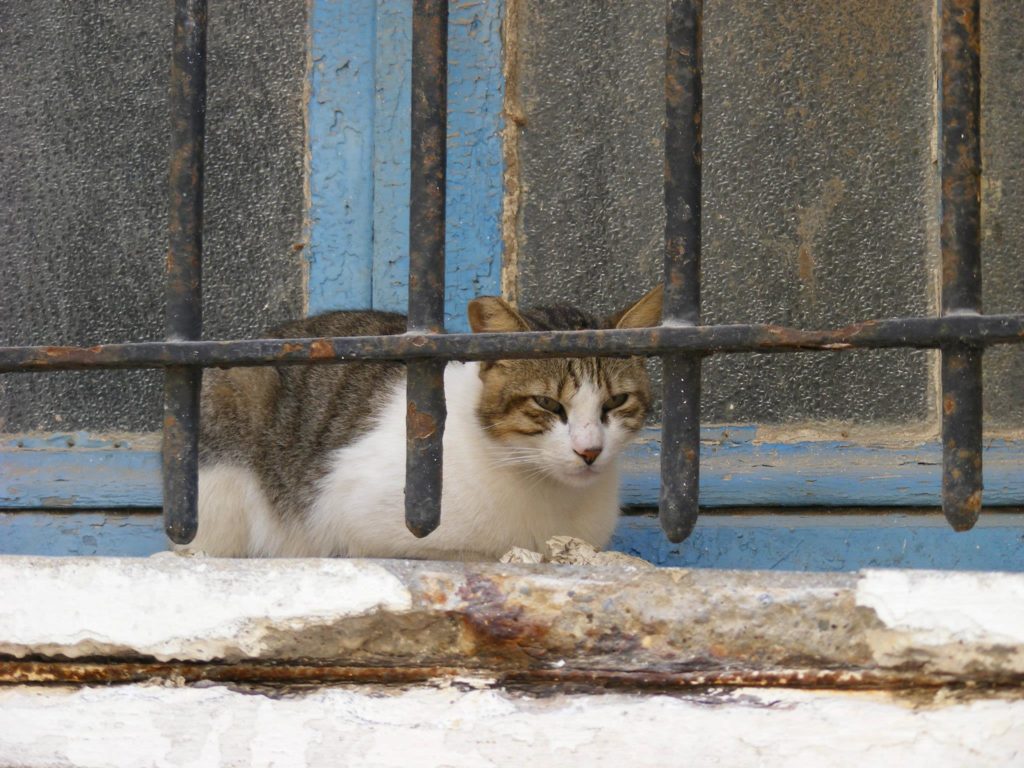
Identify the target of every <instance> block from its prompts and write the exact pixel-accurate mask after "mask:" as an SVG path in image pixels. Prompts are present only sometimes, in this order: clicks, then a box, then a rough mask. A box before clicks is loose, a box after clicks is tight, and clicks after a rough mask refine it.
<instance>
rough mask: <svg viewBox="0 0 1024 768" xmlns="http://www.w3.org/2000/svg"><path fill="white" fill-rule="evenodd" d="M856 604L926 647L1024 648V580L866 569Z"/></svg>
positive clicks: (968, 574) (980, 575) (858, 585)
mask: <svg viewBox="0 0 1024 768" xmlns="http://www.w3.org/2000/svg"><path fill="white" fill-rule="evenodd" d="M857 605H858V606H862V607H865V608H870V609H871V610H873V611H874V612H875V614H876V615H877V616H878V618H879V619H880V620H881V622H882V623H883V624H884V625H885V626H886V627H887V628H888V629H890V630H894V631H898V632H907V633H910V634H911V635H912V638H913V642H914V643H918V644H921V645H926V646H941V645H946V644H956V643H973V642H977V641H979V640H984V641H986V642H989V643H994V644H1003V645H1006V646H1014V645H1022V644H1024V578H1017V579H1005V578H993V577H992V575H991V574H979V573H945V574H941V575H940V574H936V573H929V572H926V571H895V570H893V571H866V572H864V574H863V576H862V577H861V578H860V580H859V582H858V583H857Z"/></svg>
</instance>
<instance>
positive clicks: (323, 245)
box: [309, 0, 504, 330]
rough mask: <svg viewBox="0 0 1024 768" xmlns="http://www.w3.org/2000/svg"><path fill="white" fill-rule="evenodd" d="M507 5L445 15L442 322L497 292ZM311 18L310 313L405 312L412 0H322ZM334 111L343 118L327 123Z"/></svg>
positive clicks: (462, 321) (455, 9) (461, 322)
mask: <svg viewBox="0 0 1024 768" xmlns="http://www.w3.org/2000/svg"><path fill="white" fill-rule="evenodd" d="M503 5H504V4H503V3H501V2H487V3H459V4H453V6H452V8H451V18H450V20H449V67H448V69H449V88H448V90H449V96H448V104H449V122H448V136H449V143H448V166H447V168H448V194H447V198H446V204H447V209H448V230H447V237H446V280H447V294H446V301H445V307H446V310H445V311H446V318H445V322H446V325H447V326H448V328H449V329H450V330H467V322H466V318H465V307H466V304H467V303H468V301H469V300H470V299H471V298H473V297H475V296H478V295H480V294H482V293H498V292H499V290H500V268H501V205H502V194H503V180H502V173H503V161H502V148H501V127H502V117H501V110H502V103H503V98H504V80H503V77H502V63H501V19H502V14H503ZM311 23H312V28H313V50H314V73H313V83H312V93H311V97H310V131H311V134H310V146H311V164H312V175H311V188H312V191H313V197H312V209H311V213H310V219H311V226H312V241H311V247H310V250H311V268H310V304H309V306H310V311H311V312H317V311H321V310H324V309H337V308H344V309H357V308H365V307H368V306H372V307H374V308H375V309H383V310H390V311H398V312H404V311H405V307H406V300H407V291H408V282H407V281H408V269H409V264H408V254H409V147H410V145H409V106H408V105H409V103H410V99H411V96H410V90H409V89H410V76H411V67H412V63H411V56H412V40H411V33H412V10H411V4H410V3H409V2H408V0H377V2H376V3H374V2H372V1H370V0H361V2H354V3H351V4H348V3H326V2H317V3H314V6H313V13H312V22H311ZM340 51H344V52H345V53H344V55H343V56H342V55H341V54H340V53H339V52H340ZM340 58H344V59H345V60H346V61H347V62H350V63H349V65H348V67H347V68H344V69H341V70H339V71H336V72H335V75H334V76H333V77H331V76H329V75H330V73H331V72H332V70H331V62H333V61H334V59H340ZM318 62H321V63H320V64H318ZM322 62H328V64H327V65H324V64H323V63H322ZM325 73H326V74H325ZM367 73H371V74H370V77H369V79H367ZM368 83H369V85H370V86H371V92H370V93H369V98H368V93H367V90H366V89H367V85H368ZM337 114H341V115H342V116H343V119H342V120H340V121H339V120H334V122H330V121H328V120H327V119H326V116H327V115H337ZM368 153H369V154H368ZM353 158H355V159H353ZM368 160H369V162H368ZM328 182H329V184H328ZM339 200H340V201H344V206H343V208H344V211H343V213H344V215H342V213H341V212H339V205H340V203H339V202H338V201H339ZM350 201H358V205H357V204H355V203H350ZM357 214H358V215H357Z"/></svg>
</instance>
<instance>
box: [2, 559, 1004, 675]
mask: <svg viewBox="0 0 1024 768" xmlns="http://www.w3.org/2000/svg"><path fill="white" fill-rule="evenodd" d="M3 657H6V658H7V660H8V661H10V660H18V659H23V658H26V657H31V658H33V659H36V660H39V659H40V658H42V659H44V660H45V659H70V660H75V659H97V658H98V659H100V660H101V661H107V662H109V661H123V662H133V663H135V662H143V663H148V662H188V663H192V664H207V663H210V662H217V663H222V664H223V663H228V664H232V663H234V664H237V663H242V662H247V663H259V664H264V665H265V664H268V663H273V664H277V665H289V664H333V665H353V666H360V665H362V666H367V665H370V666H379V667H403V668H411V667H416V668H427V667H429V666H431V665H435V666H448V667H468V668H475V669H479V670H485V671H487V672H488V673H492V672H496V671H497V672H511V673H516V674H527V673H529V674H534V675H537V674H540V673H545V674H548V678H547V679H549V680H550V679H552V677H551V675H552V674H553V673H554V672H557V671H558V670H567V671H573V670H577V671H581V672H587V671H593V670H612V671H615V672H625V673H633V672H637V673H645V674H648V673H654V674H661V675H669V676H671V675H676V674H681V673H682V672H683V671H689V673H692V672H693V671H695V670H696V671H697V672H700V671H711V672H718V673H721V672H723V671H725V672H729V671H735V670H741V671H743V670H746V671H752V672H768V673H770V672H772V670H778V669H793V668H799V669H803V670H805V671H810V672H815V671H819V672H820V671H822V670H826V671H827V670H857V671H861V672H864V673H870V674H872V675H875V676H876V677H877V675H890V676H892V675H904V676H906V675H908V674H912V675H919V676H928V675H931V676H933V677H934V676H942V675H946V676H956V677H958V678H963V679H966V680H971V681H973V682H976V683H981V684H991V683H993V682H995V683H999V684H1002V685H1006V684H1007V683H1013V684H1017V683H1019V681H1020V680H1022V679H1024V575H1020V574H1002V573H969V574H968V573H947V572H925V571H914V572H908V571H866V572H863V573H860V574H842V573H840V574H822V573H817V574H815V573H764V572H755V571H743V572H740V571H734V572H729V571H715V570H683V569H670V568H665V569H651V570H646V569H639V568H634V567H630V566H624V567H575V566H574V567H567V566H554V565H534V566H515V565H499V564H484V563H481V564H451V563H432V562H410V561H387V560H219V559H205V558H180V557H175V556H166V557H156V558H147V559H127V558H126V559H121V558H31V557H0V665H2V663H3ZM2 679H4V678H3V677H2V675H0V680H2ZM8 679H10V678H8ZM45 679H50V680H52V679H54V678H52V677H51V678H45ZM57 679H59V678H57ZM124 679H125V678H122V681H123V680H124ZM218 679H222V680H223V679H224V678H223V677H221V678H218ZM738 682H739V683H742V680H739V681H738ZM759 682H771V679H762V680H760V681H759Z"/></svg>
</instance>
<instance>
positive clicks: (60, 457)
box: [0, 426, 1024, 509]
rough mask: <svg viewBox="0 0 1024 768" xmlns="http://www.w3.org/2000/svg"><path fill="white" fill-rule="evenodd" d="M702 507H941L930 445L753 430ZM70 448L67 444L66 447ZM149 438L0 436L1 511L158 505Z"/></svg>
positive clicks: (650, 474) (708, 444)
mask: <svg viewBox="0 0 1024 768" xmlns="http://www.w3.org/2000/svg"><path fill="white" fill-rule="evenodd" d="M702 437H703V444H702V446H701V505H702V506H704V507H708V508H716V507H758V506H781V507H808V506H840V507H871V506H883V507H927V506H938V505H939V502H940V496H939V483H940V462H941V454H940V451H939V446H938V444H937V443H934V442H933V443H928V444H924V445H920V446H916V447H911V448H887V447H874V446H871V445H864V444H853V443H849V442H842V441H803V442H794V443H771V442H761V441H759V440H758V432H757V429H756V428H755V427H749V426H732V427H708V428H705V429H704V430H703V432H702ZM69 443H71V445H69ZM660 455H661V444H660V440H659V432H658V430H657V429H648V430H646V431H645V433H644V435H643V437H642V438H641V440H639V441H638V442H637V444H636V445H634V446H633V447H632V448H631V449H630V451H629V453H628V454H627V457H626V460H625V463H624V469H625V473H624V478H623V488H622V501H623V503H624V504H625V505H628V506H637V507H645V506H646V507H650V506H656V505H657V503H658V489H659V486H660V479H659V477H660ZM984 461H985V505H986V507H991V506H1024V442H1020V441H1007V440H992V441H990V442H989V443H988V444H987V446H986V450H985V454H984ZM160 501H161V500H160V457H159V443H158V440H157V439H156V437H155V436H153V435H137V436H122V437H119V438H117V439H113V438H102V437H96V436H90V435H88V434H84V433H79V434H70V435H48V436H46V437H30V436H20V437H19V436H16V435H9V436H5V437H4V438H3V439H2V440H0V508H5V507H6V508H16V509H32V508H58V509H82V508H97V509H115V508H127V507H131V508H139V507H159V506H160Z"/></svg>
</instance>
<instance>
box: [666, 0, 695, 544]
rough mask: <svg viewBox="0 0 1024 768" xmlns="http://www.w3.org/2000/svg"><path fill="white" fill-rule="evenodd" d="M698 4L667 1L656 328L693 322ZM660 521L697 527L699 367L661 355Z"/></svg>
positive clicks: (677, 532) (674, 528)
mask: <svg viewBox="0 0 1024 768" xmlns="http://www.w3.org/2000/svg"><path fill="white" fill-rule="evenodd" d="M702 24H703V3H702V0H670V1H669V5H668V16H667V20H666V25H665V27H666V37H667V41H666V51H665V298H664V306H663V310H662V323H663V324H665V325H697V324H698V323H699V322H700V235H701V232H700V221H701V219H700V203H701V200H700V194H701V115H702V82H701V66H702V56H701V42H702V41H701V31H702V29H701V28H702ZM662 359H663V360H664V363H665V369H664V375H665V380H664V393H663V410H664V417H663V420H662V422H663V433H662V452H661V499H660V519H661V527H662V528H663V529H664V531H665V534H666V536H668V539H669V541H673V542H679V541H682V540H683V539H685V538H686V537H687V536H689V535H690V533H691V532H692V531H693V528H694V526H695V525H696V524H697V513H698V495H699V486H700V368H701V359H700V357H699V356H697V355H679V354H673V355H663V356H662Z"/></svg>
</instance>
